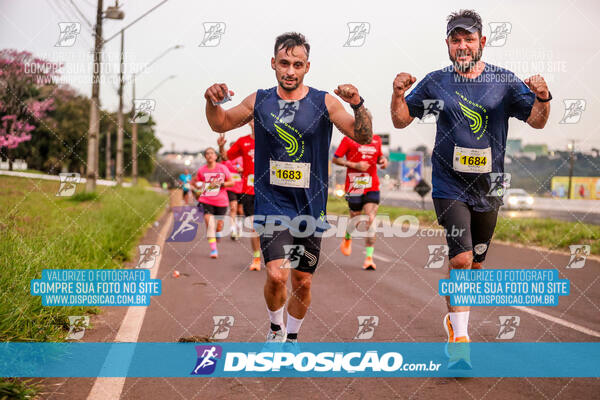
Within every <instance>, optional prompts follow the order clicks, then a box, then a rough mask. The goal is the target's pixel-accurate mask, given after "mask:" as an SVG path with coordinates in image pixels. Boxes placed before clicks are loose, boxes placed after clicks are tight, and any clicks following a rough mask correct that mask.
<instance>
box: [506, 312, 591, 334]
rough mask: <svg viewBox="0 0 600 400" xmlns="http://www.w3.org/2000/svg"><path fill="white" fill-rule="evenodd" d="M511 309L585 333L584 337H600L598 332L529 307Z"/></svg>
mask: <svg viewBox="0 0 600 400" xmlns="http://www.w3.org/2000/svg"><path fill="white" fill-rule="evenodd" d="M512 307H513V308H516V309H517V310H520V311H523V312H526V313H529V314H531V315H535V316H536V317H540V318H544V319H546V320H548V321H551V322H554V323H555V324H558V325H562V326H565V327H567V328H571V329H574V330H576V331H578V332H581V333H585V334H586V335H590V336H595V337H600V332H598V331H595V330H593V329H589V328H586V327H585V326H581V325H577V324H574V323H572V322H569V321H565V320H564V319H562V318H558V317H554V316H552V315H549V314H546V313H544V312H541V311H538V310H534V309H532V308H529V307H524V306H512Z"/></svg>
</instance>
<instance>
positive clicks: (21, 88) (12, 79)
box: [0, 49, 61, 167]
mask: <svg viewBox="0 0 600 400" xmlns="http://www.w3.org/2000/svg"><path fill="white" fill-rule="evenodd" d="M60 67H61V65H60V64H57V63H54V62H50V61H47V60H44V59H41V58H37V57H34V56H33V54H31V53H29V52H27V51H17V50H12V49H10V50H9V49H6V50H0V151H2V153H4V155H5V156H8V154H9V152H8V151H7V150H8V149H14V148H16V147H17V146H18V145H19V144H20V143H22V142H25V141H27V140H30V139H31V132H32V131H33V130H35V129H36V127H38V126H39V125H40V123H41V120H42V119H43V118H44V117H46V115H47V113H48V112H49V111H51V110H52V109H53V104H54V99H53V98H52V92H53V90H49V88H51V87H52V86H54V78H55V77H56V76H58V69H59V68H60ZM8 158H9V159H10V157H8ZM11 167H12V165H11Z"/></svg>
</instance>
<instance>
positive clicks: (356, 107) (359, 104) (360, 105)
mask: <svg viewBox="0 0 600 400" xmlns="http://www.w3.org/2000/svg"><path fill="white" fill-rule="evenodd" d="M364 102H365V99H363V98H362V96H360V102H359V103H358V104H356V105H354V104H350V107H352V109H353V110H358V109H359V108H361V107H362V105H363V103H364Z"/></svg>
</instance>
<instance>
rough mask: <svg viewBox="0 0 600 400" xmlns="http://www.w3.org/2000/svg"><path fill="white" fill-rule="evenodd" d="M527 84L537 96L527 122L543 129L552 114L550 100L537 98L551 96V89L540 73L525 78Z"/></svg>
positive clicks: (533, 126)
mask: <svg viewBox="0 0 600 400" xmlns="http://www.w3.org/2000/svg"><path fill="white" fill-rule="evenodd" d="M525 84H526V85H527V86H528V87H529V89H530V90H531V91H532V92H533V93H534V94H535V96H536V99H535V102H534V103H533V107H532V108H531V114H529V118H527V123H528V124H529V126H531V127H532V128H535V129H542V128H543V127H544V126H546V122H548V117H549V116H550V102H540V101H539V100H538V99H537V98H538V97H539V98H540V99H548V98H550V90H548V85H546V81H545V80H544V78H542V76H540V75H534V76H532V77H530V78H527V79H525Z"/></svg>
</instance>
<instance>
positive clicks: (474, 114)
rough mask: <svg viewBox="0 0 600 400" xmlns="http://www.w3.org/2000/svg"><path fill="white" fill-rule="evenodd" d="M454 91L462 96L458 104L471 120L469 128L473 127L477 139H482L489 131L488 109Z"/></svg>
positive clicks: (472, 130)
mask: <svg viewBox="0 0 600 400" xmlns="http://www.w3.org/2000/svg"><path fill="white" fill-rule="evenodd" d="M454 93H456V95H457V96H458V97H459V98H460V100H459V101H458V104H459V106H460V110H461V111H462V113H463V115H464V116H465V117H466V118H467V120H468V121H469V128H471V132H473V134H474V135H475V137H476V139H477V140H479V139H481V138H482V137H483V135H484V134H485V132H486V131H487V125H488V114H487V110H486V109H485V107H483V106H482V105H480V104H478V103H475V102H474V101H471V100H469V99H468V98H467V97H465V96H464V95H462V94H461V93H459V92H458V91H456V92H454Z"/></svg>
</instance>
